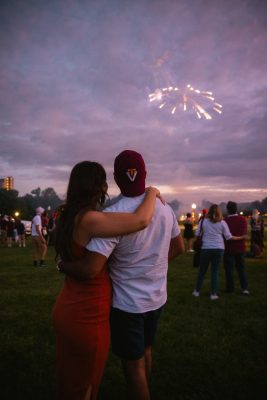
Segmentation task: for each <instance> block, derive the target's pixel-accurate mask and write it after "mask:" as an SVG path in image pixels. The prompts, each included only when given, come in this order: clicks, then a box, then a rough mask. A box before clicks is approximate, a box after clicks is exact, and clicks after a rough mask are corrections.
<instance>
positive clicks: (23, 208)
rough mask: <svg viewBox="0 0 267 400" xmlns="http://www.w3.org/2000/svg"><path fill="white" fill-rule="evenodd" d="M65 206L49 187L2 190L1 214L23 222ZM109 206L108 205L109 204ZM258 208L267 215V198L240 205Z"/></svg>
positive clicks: (177, 205) (248, 212)
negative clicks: (39, 211)
mask: <svg viewBox="0 0 267 400" xmlns="http://www.w3.org/2000/svg"><path fill="white" fill-rule="evenodd" d="M61 204H63V200H62V199H61V198H60V197H59V196H58V195H57V193H56V191H55V189H53V188H51V187H48V188H46V189H44V190H41V188H40V187H38V188H36V189H33V190H32V191H31V193H27V194H26V195H24V196H19V192H18V191H17V190H6V189H0V214H6V215H11V216H13V217H14V215H15V212H19V216H20V218H21V219H23V220H31V219H32V218H33V216H34V215H35V209H36V208H37V207H39V206H41V207H43V208H44V209H45V210H47V211H50V212H53V211H54V210H55V209H56V208H57V207H58V206H60V205H61ZM212 204H213V203H212V202H210V201H209V200H203V201H202V207H203V208H207V209H208V208H209V207H210V206H211V205H212ZM107 205H108V204H107ZM169 205H170V206H171V207H172V209H173V210H174V212H175V214H177V212H178V209H179V208H180V205H181V204H180V202H179V201H178V200H172V201H171V202H169ZM219 206H220V207H221V209H222V211H223V213H226V203H224V202H222V203H220V204H219ZM255 208H257V209H258V210H259V211H260V213H261V214H266V213H267V197H265V198H264V199H263V200H261V201H260V200H256V201H253V202H250V203H249V202H247V203H239V204H238V211H239V212H240V211H243V213H244V215H251V212H252V210H253V209H255Z"/></svg>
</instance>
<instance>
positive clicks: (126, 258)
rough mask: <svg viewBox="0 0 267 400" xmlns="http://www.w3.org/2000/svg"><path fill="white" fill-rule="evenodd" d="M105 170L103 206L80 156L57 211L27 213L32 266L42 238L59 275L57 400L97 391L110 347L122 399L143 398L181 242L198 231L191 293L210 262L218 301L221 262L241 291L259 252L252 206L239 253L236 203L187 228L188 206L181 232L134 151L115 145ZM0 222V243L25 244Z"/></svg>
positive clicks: (259, 231) (84, 398)
mask: <svg viewBox="0 0 267 400" xmlns="http://www.w3.org/2000/svg"><path fill="white" fill-rule="evenodd" d="M114 178H115V181H116V184H117V185H118V187H119V189H120V191H121V194H120V196H119V197H118V199H117V201H116V202H115V203H114V204H113V205H111V206H109V207H108V208H105V209H104V210H103V209H102V207H103V205H104V203H105V200H106V196H107V191H108V185H107V181H106V172H105V170H104V168H103V167H102V165H100V164H99V163H97V162H91V161H84V162H80V163H78V164H76V165H75V166H74V167H73V169H72V171H71V174H70V178H69V183H68V190H67V197H66V202H65V204H64V206H62V207H61V210H60V212H59V213H56V214H53V216H50V217H49V216H48V215H47V213H46V211H45V210H44V209H43V208H42V207H38V208H37V209H36V215H35V216H34V217H33V219H32V224H31V236H32V241H33V244H34V246H33V248H34V253H33V265H34V266H36V267H45V266H46V265H47V264H46V254H47V246H48V244H53V245H54V246H55V250H56V257H57V268H58V270H59V271H60V272H61V273H63V274H65V279H64V283H63V287H62V290H61V291H60V293H59V295H58V297H57V299H56V303H55V305H54V307H53V311H52V320H53V326H54V329H55V333H56V370H57V398H58V399H59V400H63V399H64V400H96V399H97V394H98V390H99V386H100V384H101V379H102V376H103V373H104V369H105V365H106V361H107V358H108V354H109V349H110V345H111V349H112V352H113V354H114V355H116V356H117V357H118V358H119V359H120V360H121V365H122V370H123V373H124V376H125V380H126V385H127V399H129V400H150V398H151V397H150V390H149V377H150V373H151V368H152V348H153V344H154V342H155V338H156V333H157V329H158V325H159V322H160V316H161V314H162V311H163V309H164V305H165V304H166V301H167V271H168V262H169V261H170V260H172V259H174V258H176V257H177V256H179V255H180V254H182V253H184V252H185V245H184V242H185V243H186V250H187V251H188V253H194V247H193V244H194V239H195V238H196V237H199V238H200V237H201V242H202V244H201V250H200V259H199V260H200V261H199V269H198V271H197V278H196V284H195V288H194V291H193V293H192V294H193V296H195V297H199V296H200V291H201V287H202V285H203V281H204V279H205V276H206V274H207V271H208V268H209V265H210V266H211V285H210V286H211V288H210V299H211V300H212V301H214V300H218V299H219V295H218V275H219V268H220V265H221V264H223V266H224V271H225V282H226V287H225V291H226V292H233V291H234V269H236V270H237V273H238V277H239V283H240V288H241V293H242V294H244V295H249V294H250V290H249V285H248V279H247V275H246V270H245V255H249V254H250V255H251V256H259V255H261V254H262V251H263V243H264V242H263V231H264V224H263V220H262V219H261V217H260V214H259V212H258V211H257V210H254V211H253V215H252V217H251V220H250V225H251V246H250V247H251V248H250V252H248V253H247V252H246V240H247V238H248V223H247V219H246V218H245V217H244V216H240V215H239V214H238V213H237V204H236V203H235V202H232V201H229V202H228V203H227V214H228V215H227V217H225V218H223V215H222V211H221V209H220V207H219V206H218V205H216V204H213V205H211V207H210V208H209V210H202V216H201V218H200V220H199V221H198V224H197V225H198V226H197V229H196V231H195V229H194V228H195V221H194V219H193V217H192V214H191V213H188V214H187V215H186V219H185V221H184V233H183V236H182V233H181V230H180V227H179V225H178V223H177V219H176V216H175V214H174V212H173V210H172V209H171V207H170V206H169V205H167V204H166V203H165V202H164V200H163V199H162V198H161V196H160V192H159V191H158V190H157V189H156V188H154V187H149V188H146V166H145V162H144V159H143V157H142V155H141V154H139V153H137V152H135V151H133V150H125V151H123V152H122V153H120V154H119V155H118V156H117V157H116V158H115V161H114ZM22 225H23V224H22ZM0 226H1V238H2V243H4V245H6V246H7V247H11V246H12V244H13V242H14V231H16V232H17V236H18V237H19V238H20V239H18V243H19V246H21V247H25V246H26V242H25V230H23V227H22V226H21V221H19V220H17V221H14V220H13V219H12V218H11V217H7V218H1V224H0ZM55 233H56V234H55ZM23 235H24V236H23ZM23 237H24V239H23Z"/></svg>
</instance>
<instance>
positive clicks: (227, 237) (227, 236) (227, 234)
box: [222, 221, 233, 240]
mask: <svg viewBox="0 0 267 400" xmlns="http://www.w3.org/2000/svg"><path fill="white" fill-rule="evenodd" d="M222 228H223V236H224V237H225V240H230V239H231V238H232V236H233V235H232V234H231V232H230V230H229V228H228V225H227V223H226V222H225V221H222Z"/></svg>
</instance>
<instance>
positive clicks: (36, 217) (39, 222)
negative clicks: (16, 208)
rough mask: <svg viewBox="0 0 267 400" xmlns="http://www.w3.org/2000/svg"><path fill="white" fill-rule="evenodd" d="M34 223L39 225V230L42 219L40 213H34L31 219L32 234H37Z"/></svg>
mask: <svg viewBox="0 0 267 400" xmlns="http://www.w3.org/2000/svg"><path fill="white" fill-rule="evenodd" d="M36 225H39V227H40V230H41V229H42V219H41V216H40V215H35V217H33V220H32V236H39V233H38V232H37V230H36Z"/></svg>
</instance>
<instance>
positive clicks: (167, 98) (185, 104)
mask: <svg viewBox="0 0 267 400" xmlns="http://www.w3.org/2000/svg"><path fill="white" fill-rule="evenodd" d="M148 97H149V101H150V102H152V101H157V102H159V103H160V105H159V106H158V107H159V108H163V107H165V108H168V109H170V110H171V113H172V114H175V112H176V110H177V108H178V107H180V108H182V109H183V110H184V111H188V110H193V111H194V113H195V114H196V116H197V117H198V118H199V119H200V118H202V117H204V118H206V119H212V116H211V114H210V112H208V111H207V109H208V110H210V109H212V110H214V111H215V112H217V113H218V114H221V113H222V105H221V104H219V103H216V102H215V98H214V97H213V94H212V92H205V91H202V90H198V89H194V88H193V86H191V85H189V84H188V85H187V86H186V88H185V89H180V88H178V87H177V86H176V87H174V86H169V87H165V88H162V89H157V90H155V92H154V93H150V94H149V95H148ZM200 103H201V104H200Z"/></svg>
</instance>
